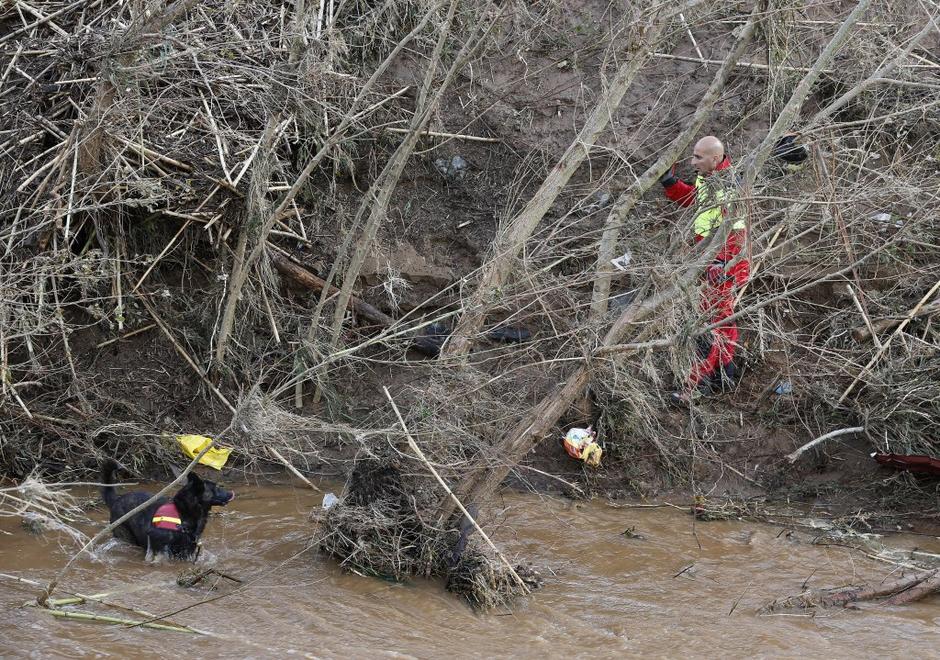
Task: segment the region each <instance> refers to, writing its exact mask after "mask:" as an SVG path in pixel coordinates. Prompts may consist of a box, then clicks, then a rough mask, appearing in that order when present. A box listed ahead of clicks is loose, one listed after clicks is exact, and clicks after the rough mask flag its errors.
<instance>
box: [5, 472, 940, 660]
mask: <svg viewBox="0 0 940 660" xmlns="http://www.w3.org/2000/svg"><path fill="white" fill-rule="evenodd" d="M321 499H322V496H320V495H316V494H314V493H312V492H311V491H308V490H299V489H293V488H289V487H249V488H246V487H242V488H240V489H239V493H238V498H237V499H236V500H235V501H234V502H233V503H232V504H231V505H230V506H229V507H228V508H227V509H225V510H224V511H223V512H222V513H220V514H219V515H215V516H214V517H213V519H212V520H211V521H210V523H209V526H208V530H207V533H206V535H205V536H204V553H203V556H202V557H201V559H200V563H201V564H204V565H206V566H208V565H215V566H218V567H219V568H221V569H224V570H225V571H227V572H228V573H231V574H233V575H235V576H238V577H240V578H242V579H243V580H245V585H244V586H243V587H242V588H241V589H240V590H239V591H236V592H234V593H231V594H230V595H226V596H224V597H222V598H219V599H217V600H214V601H211V602H204V603H202V604H199V605H197V606H195V607H192V608H191V609H189V610H187V611H186V612H185V613H183V614H179V615H176V616H175V617H173V620H174V621H176V622H179V623H185V624H189V625H191V626H193V627H196V628H200V629H204V630H207V631H211V632H212V633H213V636H212V637H202V636H195V635H191V634H182V633H178V632H167V631H156V630H144V629H139V628H138V629H129V628H118V627H115V626H111V625H105V624H99V623H86V622H80V621H72V620H63V619H57V618H53V617H52V616H50V615H49V614H48V613H46V612H44V611H41V610H39V609H38V608H35V607H24V606H23V604H24V602H26V601H28V600H31V599H34V598H35V595H36V591H37V590H36V589H35V588H33V587H30V586H28V585H24V584H21V583H15V582H11V581H9V580H7V579H0V608H2V610H0V611H2V615H0V651H2V655H3V656H4V657H76V658H78V657H82V658H89V657H92V658H97V657H102V658H103V657H135V658H146V657H153V658H157V657H173V656H177V657H204V658H211V657H284V656H285V655H288V654H296V655H299V656H303V655H309V656H314V657H335V658H340V657H399V658H408V657H421V658H426V657H448V656H451V657H453V656H456V657H492V656H507V655H516V656H521V657H538V656H541V657H564V656H575V657H579V656H580V657H614V656H635V655H645V656H654V657H678V656H692V657H717V656H733V657H739V656H758V657H793V656H797V655H824V656H826V657H830V658H837V657H845V658H848V657H858V656H868V657H870V656H875V655H880V656H888V657H896V656H902V655H904V656H917V657H927V656H929V655H934V656H935V654H937V653H938V651H937V649H940V607H938V606H940V602H938V599H936V598H934V599H933V600H927V601H925V602H923V603H920V604H915V605H912V606H906V607H891V608H889V607H873V608H870V609H866V610H864V611H851V610H835V611H831V612H823V613H819V614H817V616H815V617H809V616H802V615H784V616H759V615H758V614H757V613H756V611H757V609H758V608H759V607H760V606H761V605H763V604H765V603H767V602H769V601H770V600H773V599H774V598H776V597H780V596H784V595H789V594H793V593H797V592H799V591H800V587H801V585H802V584H803V583H804V582H805V581H807V579H809V584H810V586H832V585H839V584H845V583H848V582H860V581H863V580H869V581H880V580H882V579H885V578H886V577H888V576H889V575H890V574H891V572H892V571H893V570H895V569H894V567H892V566H890V565H887V564H883V563H877V562H874V561H872V560H870V559H867V558H866V557H864V556H863V555H861V554H859V553H858V552H853V551H850V550H847V549H844V548H832V547H829V548H826V547H820V546H814V545H810V544H807V543H806V542H805V540H804V541H794V540H793V539H792V538H787V535H786V534H781V531H782V530H783V529H784V528H782V527H779V526H774V525H763V524H753V523H740V522H710V523H698V524H697V525H696V528H695V534H694V535H693V533H692V527H691V518H690V516H688V515H687V514H686V513H685V512H683V511H680V510H676V509H672V508H668V507H664V508H628V507H613V506H609V505H607V504H605V503H603V502H598V501H596V502H589V503H579V504H573V503H571V502H567V501H565V500H557V499H551V498H543V497H537V496H533V495H521V494H520V495H509V496H507V497H505V498H504V499H503V500H502V501H501V510H500V513H499V520H498V521H497V522H495V523H494V524H493V525H492V526H491V529H492V533H493V536H494V538H495V540H496V541H497V542H498V543H499V544H500V545H502V547H503V548H504V549H505V551H506V552H507V553H508V554H509V555H510V556H517V557H524V558H526V559H527V560H529V561H531V562H533V563H534V564H536V565H537V566H538V567H539V568H540V570H541V572H542V573H543V575H544V576H545V578H546V586H545V587H544V588H543V589H542V590H540V591H538V592H536V594H535V595H534V596H533V597H531V598H530V599H528V600H526V601H523V602H519V603H518V604H517V605H516V606H515V607H514V608H513V610H512V612H510V611H508V610H506V611H497V612H492V613H489V614H478V613H474V612H473V611H472V610H471V609H470V608H469V607H468V606H467V605H466V604H465V603H463V602H462V601H460V600H458V599H457V598H455V597H453V596H452V595H450V594H447V593H445V592H444V591H443V589H442V585H441V584H440V583H438V582H427V581H422V580H416V581H414V582H411V583H406V584H392V583H388V582H384V581H382V580H379V579H375V578H366V577H360V576H358V575H354V574H349V573H344V572H343V571H341V570H340V569H339V568H338V567H337V565H336V564H335V563H334V562H332V561H330V560H327V559H324V558H322V557H318V556H316V555H314V554H313V553H311V552H309V551H307V552H304V549H305V547H306V545H307V543H308V542H309V539H310V537H311V534H312V531H313V530H312V526H311V524H310V523H309V522H308V512H309V511H310V510H311V509H312V508H313V507H315V506H318V505H319V503H320V501H321ZM89 515H90V517H91V518H92V519H93V520H96V521H104V520H105V518H106V513H105V512H104V510H103V509H100V510H91V511H90V512H89ZM628 528H634V529H635V531H636V533H637V534H640V535H642V536H643V538H642V539H635V538H627V537H625V536H623V534H622V533H623V532H624V530H626V529H628ZM83 530H84V531H86V532H94V530H95V527H94V526H93V525H88V526H87V527H86V528H83ZM696 537H697V538H696ZM890 543H891V544H892V545H895V546H901V547H914V546H918V547H921V548H924V549H931V551H933V552H937V550H938V549H940V543H938V542H937V540H936V539H933V538H929V537H903V536H899V537H893V538H892V539H890ZM699 544H700V545H701V547H699ZM74 550H75V546H74V545H72V544H70V543H69V542H66V541H65V540H64V539H62V538H61V537H58V536H56V535H54V534H49V535H46V536H44V537H39V536H35V535H32V534H30V533H28V532H26V531H25V530H23V529H22V528H21V527H20V526H19V524H18V523H17V522H15V521H14V520H12V519H3V520H0V571H2V572H4V573H8V574H14V575H17V576H20V577H23V578H27V579H31V580H37V581H46V580H48V579H49V578H50V577H51V576H52V575H54V573H55V572H56V571H57V570H58V569H59V568H60V567H61V566H62V565H63V564H64V562H65V561H67V559H68V558H69V557H70V556H71V553H72V552H73V551H74ZM690 566H691V568H689V567H690ZM181 568H182V566H181V565H180V564H176V563H170V562H165V561H157V562H145V561H144V560H143V559H142V557H141V553H140V551H138V550H137V549H136V548H132V547H129V546H127V545H124V544H122V543H120V542H118V541H114V540H111V541H108V542H107V543H104V544H103V545H101V546H99V547H98V548H97V549H96V550H95V552H94V554H93V555H92V556H90V557H88V556H86V557H85V558H83V559H80V560H79V561H78V562H76V564H75V567H74V570H72V571H71V573H70V574H69V575H68V577H67V578H66V580H65V581H64V582H63V584H62V588H63V589H64V590H68V591H76V592H79V593H86V594H88V593H102V592H111V591H118V592H121V591H123V592H124V593H123V594H122V595H116V596H113V597H112V598H111V599H110V600H111V601H112V602H115V603H119V604H123V605H126V606H129V607H134V608H137V609H140V610H146V611H149V612H157V613H168V612H172V611H174V610H179V609H181V608H183V607H186V606H191V605H194V604H198V603H200V602H201V601H204V600H206V599H209V598H213V597H215V596H218V595H221V594H226V593H229V592H231V587H229V586H228V585H223V586H221V587H220V588H218V589H216V590H214V591H212V590H209V589H207V588H199V587H197V588H189V589H185V588H182V587H178V586H176V585H175V578H176V575H177V574H178V573H179V571H180V570H181ZM683 569H686V570H684V571H683ZM680 573H681V574H680ZM677 574H679V575H677ZM129 589H134V591H127V590H129ZM58 595H59V596H60V597H61V596H64V595H65V594H64V593H60V594H58ZM72 609H76V610H84V611H95V612H99V613H105V614H111V615H117V616H122V613H120V612H118V611H116V610H113V609H107V608H102V607H100V606H89V605H81V606H75V607H74V608H72ZM732 610H733V611H732ZM123 616H133V615H127V614H126V613H124V614H123ZM935 657H936V656H935Z"/></svg>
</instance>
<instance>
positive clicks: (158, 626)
mask: <svg viewBox="0 0 940 660" xmlns="http://www.w3.org/2000/svg"><path fill="white" fill-rule="evenodd" d="M47 611H48V612H49V614H51V615H52V616H55V617H59V618H63V619H77V620H79V621H94V622H97V623H110V624H113V625H118V626H140V627H142V628H153V629H154V630H169V631H171V632H182V633H191V634H194V635H207V634H208V633H206V632H203V631H201V630H196V629H195V628H190V627H189V626H177V625H167V624H165V623H152V622H149V621H135V620H133V619H121V618H118V617H116V616H105V615H103V614H92V613H91V612H74V611H63V610H47Z"/></svg>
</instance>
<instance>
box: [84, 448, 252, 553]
mask: <svg viewBox="0 0 940 660" xmlns="http://www.w3.org/2000/svg"><path fill="white" fill-rule="evenodd" d="M117 469H118V464H117V463H116V462H115V461H114V460H112V459H107V460H106V461H105V462H104V463H102V465H101V483H103V484H105V485H104V486H103V487H102V488H101V499H103V500H104V503H105V504H107V505H108V509H110V510H111V522H114V521H115V520H117V519H118V518H120V517H121V516H123V515H124V514H125V513H127V512H128V511H130V510H131V509H134V508H136V507H138V506H140V505H141V504H143V503H144V502H146V501H147V500H149V499H150V498H151V497H152V495H151V494H150V493H143V492H137V493H128V494H126V495H121V496H120V497H118V495H117V493H115V491H114V486H113V485H111V484H113V483H114V472H115V471H116V470H117ZM188 477H189V479H188V481H187V482H186V485H185V486H183V487H182V488H180V489H179V491H177V493H176V495H174V496H173V499H170V500H168V499H167V498H165V497H161V498H160V499H158V500H156V501H155V502H154V503H153V504H151V505H150V506H148V507H147V508H145V509H143V510H142V511H139V512H138V513H136V514H134V515H133V516H131V517H130V518H129V519H127V520H125V521H124V522H123V523H121V524H120V525H118V526H117V527H115V528H114V536H115V537H116V538H119V539H121V540H122V541H127V542H128V543H133V544H135V545H138V546H140V547H141V548H146V549H147V551H148V553H158V552H162V553H166V554H167V555H169V556H170V557H172V558H174V559H195V558H196V554H197V550H198V547H199V537H200V536H201V535H202V531H203V530H204V529H205V527H206V521H207V520H208V518H209V509H210V508H212V507H213V506H225V505H226V504H228V503H229V502H231V501H232V499H234V497H235V493H233V492H232V491H230V490H225V489H224V488H222V487H221V486H219V485H218V484H216V483H214V482H212V481H209V480H207V479H201V478H200V477H199V476H198V475H196V474H194V473H192V472H190V473H189V475H188Z"/></svg>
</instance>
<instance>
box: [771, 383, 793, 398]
mask: <svg viewBox="0 0 940 660" xmlns="http://www.w3.org/2000/svg"><path fill="white" fill-rule="evenodd" d="M774 394H778V395H780V396H783V395H784V394H793V383H791V382H790V381H788V380H782V381H780V382H779V383H777V387H775V388H774Z"/></svg>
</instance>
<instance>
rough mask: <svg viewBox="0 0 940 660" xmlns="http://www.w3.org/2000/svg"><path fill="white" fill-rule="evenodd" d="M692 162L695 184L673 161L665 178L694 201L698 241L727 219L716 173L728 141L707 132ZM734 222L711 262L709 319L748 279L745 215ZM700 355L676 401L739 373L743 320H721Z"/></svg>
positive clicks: (725, 309)
mask: <svg viewBox="0 0 940 660" xmlns="http://www.w3.org/2000/svg"><path fill="white" fill-rule="evenodd" d="M692 167H694V168H695V170H696V171H697V172H698V176H696V177H695V183H694V184H692V185H690V184H688V183H686V182H685V181H682V180H680V179H678V178H677V177H676V176H675V173H674V170H675V167H673V168H672V169H671V170H670V171H669V172H667V173H666V174H664V175H663V176H662V177H661V178H660V180H659V181H660V183H661V184H662V185H663V188H664V190H665V192H666V196H667V197H668V198H669V199H671V200H672V201H674V202H676V203H677V204H679V205H680V206H695V207H696V215H695V221H694V223H693V226H692V227H693V232H694V241H695V242H696V243H698V242H699V241H702V240H704V239H705V238H708V237H709V236H711V234H712V232H714V231H716V230H717V229H718V227H719V226H720V225H721V223H722V222H724V221H725V220H726V219H728V216H729V209H728V202H729V201H730V193H729V191H728V190H727V189H726V186H725V185H723V184H722V182H721V177H720V176H719V175H717V174H716V173H718V172H721V171H722V170H726V169H728V168H729V167H731V161H730V160H728V157H727V155H726V154H725V148H724V145H722V143H721V141H720V140H719V139H718V138H716V137H714V136H712V135H709V136H706V137H703V138H702V139H701V140H699V141H698V142H696V143H695V147H694V148H693V150H692ZM729 221H732V222H734V224H733V225H732V227H731V232H730V233H729V234H728V238H727V239H726V240H725V243H724V245H722V246H721V249H720V250H719V251H718V253H717V254H716V255H715V259H714V261H713V262H712V263H711V264H710V265H709V266H708V267H707V268H706V270H705V277H704V286H703V289H702V302H701V309H702V312H703V313H704V315H705V318H706V319H707V320H708V323H709V324H712V323H720V322H722V321H724V320H725V319H727V318H728V317H729V316H731V315H732V314H733V313H734V299H735V295H736V293H737V291H738V290H739V289H740V287H742V286H743V285H744V283H745V282H747V278H748V274H749V273H750V263H749V262H748V260H747V259H746V258H741V259H736V258H737V257H738V255H739V254H740V253H741V251H742V250H743V249H744V246H745V231H746V230H745V223H744V218H735V219H732V220H729ZM703 340H704V341H702V342H701V344H700V346H699V351H698V359H697V360H696V362H695V364H694V365H693V367H692V371H691V372H690V373H689V376H688V378H687V379H686V382H685V386H684V387H683V388H682V390H681V391H679V392H673V393H672V401H673V402H674V403H678V404H688V402H689V400H690V398H691V396H692V395H693V393H695V392H702V393H704V392H709V391H711V390H712V388H714V387H716V386H717V387H723V386H725V385H728V384H730V383H731V382H732V380H733V378H734V363H733V362H732V361H733V359H734V353H735V348H736V347H737V343H738V326H737V324H735V323H734V321H728V322H727V323H722V325H720V326H719V327H717V328H715V329H714V330H712V331H711V333H710V334H709V335H708V336H707V337H705V338H703Z"/></svg>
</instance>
